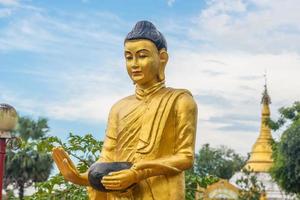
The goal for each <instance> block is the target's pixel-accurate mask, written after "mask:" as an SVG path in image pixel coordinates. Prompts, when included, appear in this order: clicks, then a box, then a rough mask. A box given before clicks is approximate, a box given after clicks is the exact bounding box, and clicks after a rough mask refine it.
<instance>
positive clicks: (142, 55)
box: [139, 53, 147, 58]
mask: <svg viewBox="0 0 300 200" xmlns="http://www.w3.org/2000/svg"><path fill="white" fill-rule="evenodd" d="M139 57H140V58H146V57H147V55H146V54H144V53H141V54H140V55H139Z"/></svg>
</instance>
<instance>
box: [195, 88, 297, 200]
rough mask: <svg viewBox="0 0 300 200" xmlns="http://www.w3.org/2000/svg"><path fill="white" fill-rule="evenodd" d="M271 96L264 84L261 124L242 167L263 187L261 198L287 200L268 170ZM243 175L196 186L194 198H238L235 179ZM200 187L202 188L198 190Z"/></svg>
mask: <svg viewBox="0 0 300 200" xmlns="http://www.w3.org/2000/svg"><path fill="white" fill-rule="evenodd" d="M270 103H271V98H270V96H269V94H268V90H267V85H265V88H264V92H263V96H262V100H261V104H262V113H261V125H260V133H259V136H258V138H257V140H256V142H255V143H254V145H253V147H252V151H251V153H250V158H249V160H248V161H247V163H246V165H245V167H244V168H246V169H248V170H251V171H253V172H254V173H255V176H256V177H257V180H258V181H259V182H261V183H262V184H263V185H264V187H265V194H264V195H263V196H262V197H261V199H268V200H289V199H293V198H292V197H291V196H289V195H287V194H285V193H284V192H283V191H282V190H281V189H280V187H279V186H278V185H277V184H276V182H275V181H273V180H272V177H271V175H270V174H269V170H270V168H271V167H272V165H273V159H272V147H271V141H272V135H271V129H270V127H269V126H268V125H267V123H266V122H267V120H268V119H269V118H270V108H269V105H270ZM242 176H243V172H238V173H236V174H234V175H233V177H232V178H231V179H230V180H229V181H227V180H222V179H221V180H220V181H218V182H217V183H214V184H212V185H210V186H208V187H207V188H206V189H203V188H198V191H199V192H196V200H198V199H199V200H200V199H204V200H221V199H222V200H234V199H238V194H239V188H238V185H237V184H236V181H237V180H238V179H240V178H241V177H242ZM199 189H202V190H199Z"/></svg>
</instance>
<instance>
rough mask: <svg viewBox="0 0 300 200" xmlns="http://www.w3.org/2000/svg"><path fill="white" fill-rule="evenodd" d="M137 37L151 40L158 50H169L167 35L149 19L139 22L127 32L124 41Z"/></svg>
mask: <svg viewBox="0 0 300 200" xmlns="http://www.w3.org/2000/svg"><path fill="white" fill-rule="evenodd" d="M137 39H146V40H150V41H151V42H153V43H154V44H155V46H156V48H157V49H158V51H160V50H161V49H165V50H167V41H166V39H165V37H164V36H163V34H162V33H161V32H159V31H158V30H157V29H156V27H155V26H154V25H153V24H152V23H151V22H149V21H145V20H144V21H139V22H137V23H136V24H135V26H134V28H133V29H132V30H131V31H130V32H129V33H128V34H127V36H126V38H125V41H124V42H126V41H128V40H137Z"/></svg>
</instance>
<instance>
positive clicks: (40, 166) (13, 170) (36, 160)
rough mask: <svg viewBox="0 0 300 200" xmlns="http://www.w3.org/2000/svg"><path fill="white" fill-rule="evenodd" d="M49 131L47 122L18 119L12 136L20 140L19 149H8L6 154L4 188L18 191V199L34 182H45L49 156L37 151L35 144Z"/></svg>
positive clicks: (47, 174) (49, 160) (21, 197)
mask: <svg viewBox="0 0 300 200" xmlns="http://www.w3.org/2000/svg"><path fill="white" fill-rule="evenodd" d="M48 131H49V127H48V124H47V120H46V119H45V118H39V119H38V120H37V121H34V120H32V119H30V118H28V117H20V118H19V122H18V126H17V129H16V131H15V132H13V135H15V136H17V137H20V138H21V139H22V145H21V148H20V149H17V150H13V149H9V150H8V151H7V154H6V162H5V177H4V188H6V189H7V187H8V185H10V186H13V188H14V189H17V190H18V193H19V199H21V200H22V199H24V189H25V188H26V187H29V186H31V185H32V184H33V183H35V182H41V181H45V180H47V178H48V177H49V174H50V171H51V168H52V163H53V161H52V159H51V156H50V155H49V154H47V153H41V152H38V150H37V145H36V143H37V142H38V141H40V140H42V139H44V138H45V137H46V133H47V132H48Z"/></svg>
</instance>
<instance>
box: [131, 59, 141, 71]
mask: <svg viewBox="0 0 300 200" xmlns="http://www.w3.org/2000/svg"><path fill="white" fill-rule="evenodd" d="M138 67H139V66H138V63H137V59H135V58H134V59H133V62H132V65H131V68H132V69H136V68H138Z"/></svg>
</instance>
